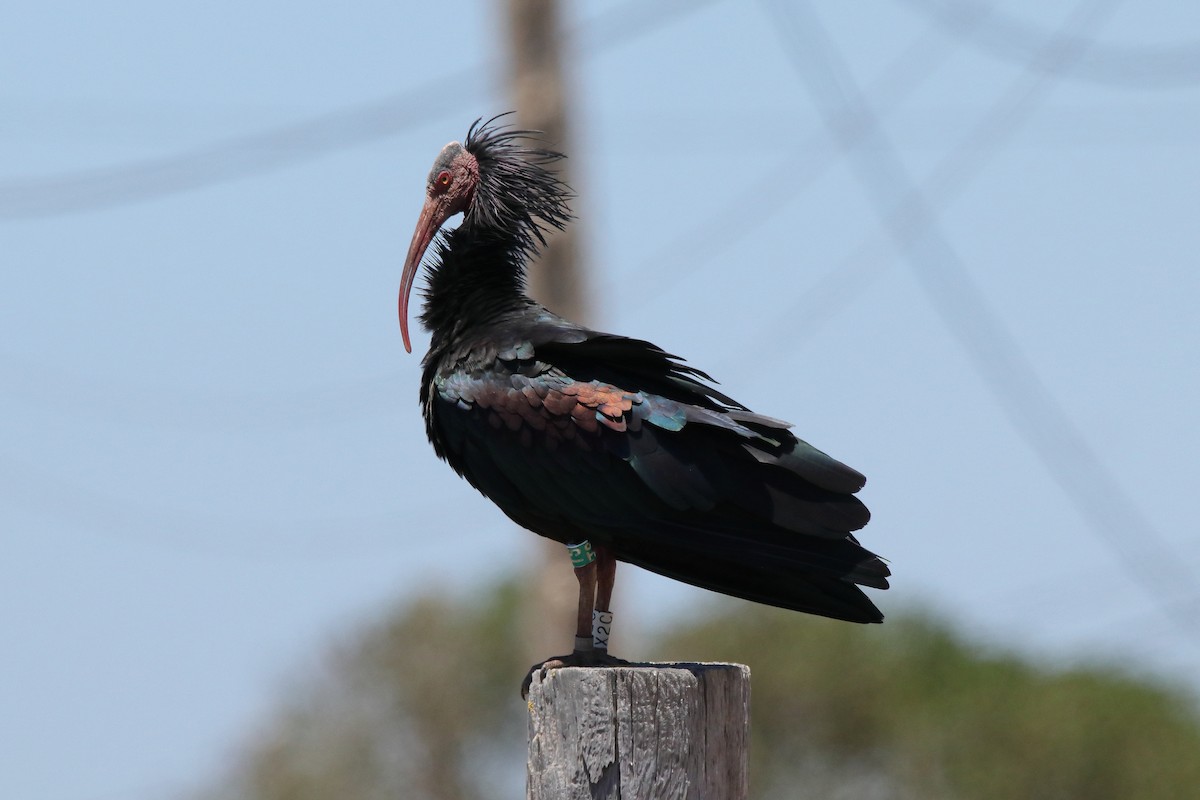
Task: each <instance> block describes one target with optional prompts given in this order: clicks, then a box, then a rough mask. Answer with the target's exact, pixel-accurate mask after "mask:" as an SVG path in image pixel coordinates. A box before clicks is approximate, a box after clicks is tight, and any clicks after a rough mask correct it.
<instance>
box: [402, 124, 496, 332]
mask: <svg viewBox="0 0 1200 800" xmlns="http://www.w3.org/2000/svg"><path fill="white" fill-rule="evenodd" d="M478 185H479V162H478V161H477V160H476V159H475V156H473V155H471V153H469V152H467V149H466V148H465V147H463V145H462V144H460V143H459V142H451V143H450V144H448V145H446V146H445V147H443V148H442V152H440V153H438V157H437V159H436V160H435V161H434V162H433V169H431V170H430V171H429V180H428V181H427V182H426V185H425V205H424V206H423V207H422V208H421V216H420V217H419V218H418V219H417V229H416V231H414V232H413V238H412V244H410V245H409V246H408V257H407V258H406V259H405V261H404V273H403V275H402V276H401V278H400V301H399V310H400V334H401V336H402V337H403V338H404V349H405V350H406V351H408V352H409V353H411V352H412V343H411V342H410V341H409V337H408V298H409V296H410V295H411V294H412V287H413V281H414V280H416V277H417V270H418V269H419V268H420V266H421V259H422V258H423V257H424V255H425V251H426V249H428V247H429V243H430V242H432V241H433V237H434V236H436V235H437V232H438V230H440V229H441V227H442V225H444V224H445V223H446V220H448V219H450V217H453V216H454V215H455V214H457V213H459V212H465V211H466V210H467V208H468V207H469V206H470V205H471V200H472V199H473V198H474V197H475V189H476V187H477V186H478Z"/></svg>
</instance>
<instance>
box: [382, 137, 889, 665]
mask: <svg viewBox="0 0 1200 800" xmlns="http://www.w3.org/2000/svg"><path fill="white" fill-rule="evenodd" d="M497 119H498V118H494V119H492V120H490V121H488V122H481V121H479V120H477V121H476V122H475V124H474V125H472V126H471V128H470V130H469V131H468V133H467V137H466V141H465V142H463V143H459V142H451V143H450V144H448V145H446V146H445V147H444V148H443V149H442V151H441V153H439V154H438V157H437V159H436V160H435V161H434V163H433V169H432V170H430V172H429V179H428V181H427V183H426V190H425V192H426V198H425V205H424V207H423V208H422V210H421V216H420V219H419V220H418V222H417V228H416V232H415V233H414V235H413V239H412V244H411V246H410V247H409V250H408V257H407V259H406V261H405V263H404V274H403V278H402V281H401V289H400V302H399V306H400V308H399V311H400V328H401V332H402V333H403V337H404V347H405V349H406V350H408V351H409V352H411V351H412V346H411V344H410V342H409V336H408V301H409V296H410V294H411V292H412V286H413V281H414V279H415V277H416V274H417V271H418V270H419V268H420V264H421V260H422V258H423V256H424V254H425V251H426V249H427V248H428V247H429V245H430V243H431V242H432V241H433V240H434V237H435V236H436V235H437V233H438V231H439V230H440V229H441V226H442V225H443V224H444V223H445V222H446V221H447V220H448V219H449V218H450V217H453V216H454V215H456V214H459V213H462V214H463V219H462V222H461V224H459V226H458V227H457V228H455V229H453V230H450V231H447V232H445V233H443V235H442V236H441V237H440V238H439V239H438V241H437V243H436V245H435V250H436V258H435V260H434V262H433V264H432V265H431V266H430V268H429V287H428V291H427V293H426V295H425V306H424V310H423V312H422V314H421V322H422V323H423V324H424V326H425V328H427V329H428V330H429V331H430V332H431V342H430V347H429V352H428V354H426V356H425V358H424V361H423V362H422V363H423V366H424V374H423V376H422V379H421V391H420V400H421V407H422V410H423V412H424V416H425V428H426V432H427V433H428V435H429V440H430V442H432V444H433V449H434V451H435V452H436V453H437V455H438V456H439V457H440V458H442V459H445V461H446V462H447V463H448V464H449V465H450V466H451V467H453V468H454V470H455V471H456V472H457V473H458V474H459V475H461V476H463V477H464V478H466V479H467V480H468V481H469V482H470V483H471V485H472V486H474V487H475V488H476V489H478V490H479V491H480V492H482V493H483V494H484V495H485V496H487V497H488V498H490V499H491V500H492V501H493V502H494V503H495V504H496V505H498V506H499V507H500V509H501V510H502V511H503V512H504V513H505V514H507V515H508V516H509V517H510V518H511V519H512V520H513V521H514V522H516V523H517V524H518V525H521V526H522V527H525V528H528V529H529V530H531V531H533V532H534V533H537V534H539V535H541V536H545V537H548V538H550V539H554V540H555V541H558V542H562V543H563V544H566V545H568V547H569V548H571V556H572V562H573V563H574V565H575V572H576V576H577V577H578V579H579V587H580V596H579V617H578V623H577V628H576V639H575V650H574V652H573V653H572V654H570V655H568V656H560V657H557V658H554V659H551V660H549V661H547V662H546V664H545V665H544V666H551V667H552V666H561V665H563V664H603V663H615V662H617V661H618V660H617V659H615V658H613V657H611V656H609V655H608V654H607V636H608V628H609V626H610V625H611V613H610V612H609V607H610V606H609V603H610V600H611V597H612V587H613V579H614V576H615V574H616V562H617V561H626V562H629V563H631V564H637V565H638V566H640V567H644V568H646V569H648V570H651V571H653V572H657V573H659V574H660V575H666V576H667V577H670V578H675V579H676V580H680V581H684V582H685V583H690V584H693V585H695V586H701V587H703V588H705V589H711V590H713V591H716V592H721V593H723V594H728V595H733V596H734V597H742V598H745V599H747V600H753V601H755V602H758V603H766V604H768V605H773V606H780V607H782V608H789V609H794V610H796V611H803V612H806V613H809V614H819V615H821V616H825V617H833V618H835V619H842V620H848V621H851V622H880V621H882V619H883V615H882V614H881V613H880V612H879V609H877V608H876V607H875V605H874V604H873V603H872V602H871V600H870V599H868V598H867V596H866V595H865V594H864V593H863V591H862V590H861V589H860V588H859V585H862V586H870V587H874V588H877V589H886V588H887V586H888V582H887V577H888V575H889V574H890V571H889V569H888V567H887V565H886V564H885V563H884V562H883V561H882V560H881V559H880V558H879V557H877V556H876V555H874V554H873V553H871V552H870V551H868V550H866V549H864V548H863V547H862V546H860V545H859V543H858V540H857V539H855V537H854V535H853V534H852V531H856V530H858V529H859V528H861V527H863V526H864V525H865V524H866V523H867V520H868V519H869V517H870V514H869V512H868V511H867V508H866V506H864V505H863V504H862V502H860V501H859V500H858V498H857V497H855V496H854V494H855V493H856V492H857V491H858V490H859V489H861V488H862V486H863V483H864V482H865V478H864V477H863V476H862V475H861V474H859V473H858V472H857V471H855V470H853V469H851V468H850V467H848V466H846V465H845V464H842V463H841V462H839V461H836V460H835V459H833V458H831V457H829V456H828V455H826V454H825V453H823V452H821V451H820V450H817V449H816V448H815V447H813V446H812V445H810V444H808V443H807V442H804V441H802V440H800V439H797V438H796V437H795V436H794V435H793V434H792V433H791V432H790V431H789V430H788V428H789V427H790V426H789V425H788V424H787V423H785V422H781V421H779V420H777V419H773V418H771V417H765V416H761V415H759V414H755V413H753V412H751V411H750V410H749V409H747V408H746V407H745V406H743V405H741V404H740V403H738V402H737V401H735V400H733V399H731V398H730V397H728V396H726V395H725V394H723V393H721V392H720V391H718V390H717V389H715V388H714V387H713V385H712V383H713V381H712V379H711V378H710V377H709V376H708V375H706V374H704V373H703V372H701V371H700V370H698V369H695V368H693V367H689V366H687V365H685V364H684V363H683V361H682V360H681V359H679V358H678V357H677V356H673V355H671V354H669V353H667V352H664V351H663V350H661V349H659V348H658V347H656V346H654V345H653V344H650V343H649V342H645V341H641V340H639V339H630V338H626V337H624V336H614V335H612V334H607V333H601V332H598V331H594V330H590V329H588V328H585V327H582V326H580V325H576V324H574V323H572V322H569V321H567V320H565V319H563V318H561V317H559V316H556V315H555V314H554V313H552V312H550V311H548V310H547V309H545V308H543V307H542V306H541V305H539V304H537V303H536V302H534V301H533V300H531V299H530V298H529V297H528V296H527V295H526V293H525V267H526V264H527V262H528V261H529V259H530V258H531V257H533V256H534V255H535V254H536V253H537V251H538V248H539V247H540V246H542V245H544V244H545V239H544V232H545V230H546V229H547V226H552V227H554V228H560V229H561V228H562V227H563V226H564V225H565V224H566V223H567V222H568V221H569V220H570V219H571V215H570V213H569V211H568V209H567V202H568V200H569V199H570V198H571V196H572V195H571V191H570V189H569V188H568V187H567V186H566V185H565V184H563V183H562V182H561V181H560V180H559V179H558V178H556V177H555V175H554V173H552V172H551V171H550V170H549V169H548V166H549V165H550V164H551V163H552V162H554V161H555V160H557V159H559V158H562V155H561V154H559V153H555V152H551V151H549V150H545V149H541V148H539V147H537V146H531V145H530V144H528V142H529V141H530V140H531V139H534V138H535V137H534V135H533V134H534V132H530V131H520V130H512V129H509V128H506V127H503V126H501V125H499V124H498V123H497ZM536 667H537V665H535V669H536Z"/></svg>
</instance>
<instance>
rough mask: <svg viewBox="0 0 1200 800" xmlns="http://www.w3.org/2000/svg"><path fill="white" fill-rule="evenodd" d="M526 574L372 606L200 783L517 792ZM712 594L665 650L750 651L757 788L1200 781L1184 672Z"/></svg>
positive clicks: (793, 792) (1185, 793)
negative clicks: (360, 625) (467, 594)
mask: <svg viewBox="0 0 1200 800" xmlns="http://www.w3.org/2000/svg"><path fill="white" fill-rule="evenodd" d="M516 587H517V583H516V582H511V583H506V584H504V585H501V586H499V587H497V588H495V589H493V590H491V591H490V592H489V593H487V594H486V595H485V596H481V597H476V598H473V599H472V600H470V601H462V600H460V601H458V602H453V603H452V602H448V601H446V600H441V599H436V598H423V599H421V600H419V601H417V602H415V603H413V604H411V605H408V606H405V607H402V608H399V609H397V610H396V611H395V613H394V614H392V615H390V616H389V617H388V618H386V619H384V620H382V621H380V622H378V623H377V624H375V625H372V626H368V628H367V629H366V630H365V631H363V632H361V633H360V634H359V635H357V636H356V637H355V638H354V639H353V640H350V641H348V642H346V643H345V644H344V645H343V646H341V647H339V648H337V649H335V651H334V652H333V653H332V654H331V656H330V657H329V659H328V660H327V665H326V670H325V673H324V674H323V675H321V676H319V677H318V678H314V679H313V680H311V681H309V682H307V684H306V685H305V686H304V688H303V690H298V691H295V692H294V693H293V696H292V700H291V702H290V703H289V704H288V706H287V707H286V708H284V709H282V710H281V711H280V712H279V713H278V714H277V716H276V717H275V718H274V719H273V720H270V721H269V722H268V723H267V724H266V726H265V727H264V729H263V730H262V731H261V732H260V733H259V734H258V736H257V737H256V738H254V739H252V740H251V741H250V742H249V743H248V744H247V746H246V747H245V751H244V753H243V755H242V756H241V758H240V760H239V762H238V764H237V765H236V766H235V768H234V769H233V770H232V771H231V773H230V774H229V775H228V776H226V777H225V778H224V779H223V780H222V781H221V782H220V784H219V786H217V787H216V788H214V790H213V791H211V792H207V793H205V795H204V797H206V798H211V799H212V800H215V799H216V798H239V800H318V798H319V799H320V800H325V799H326V798H355V799H356V800H357V799H362V798H365V799H367V800H374V799H375V798H378V799H379V800H383V799H384V798H388V799H389V800H393V799H394V798H404V799H405V800H466V798H488V800H493V799H494V798H504V797H512V798H517V797H521V796H523V782H524V769H525V737H526V712H525V707H524V703H523V702H522V701H521V700H520V698H519V697H518V695H517V686H518V684H519V681H520V679H521V677H522V676H523V674H524V670H525V669H526V668H527V666H528V664H527V663H525V661H526V659H525V657H524V656H523V654H522V653H521V649H520V641H521V637H520V636H519V632H518V620H519V618H520V614H519V608H520V601H521V597H520V593H519V591H518V589H517V588H516ZM716 609H717V610H716V611H715V612H714V613H713V614H710V615H708V616H707V617H706V618H705V621H704V622H702V623H695V624H692V623H686V622H685V623H680V624H677V625H675V626H674V627H673V629H672V631H671V632H670V633H668V634H665V635H663V636H660V637H656V638H655V639H654V640H653V641H654V642H655V644H654V646H653V649H654V650H655V652H654V653H653V656H654V657H655V658H659V659H663V660H672V659H677V660H706V661H716V660H728V661H737V662H741V663H747V664H750V665H751V668H752V670H753V684H752V714H751V720H752V724H751V727H752V743H751V759H752V771H751V781H752V791H753V795H754V797H756V798H760V799H761V800H784V798H787V799H789V800H790V799H791V798H847V799H849V798H855V799H856V800H857V799H859V798H878V799H879V800H886V799H890V798H922V799H925V798H931V799H935V800H936V799H937V798H947V799H948V798H967V799H971V798H978V800H991V798H997V800H998V799H999V798H1004V799H1005V800H1009V799H1010V798H1047V799H1049V798H1054V799H1055V800H1060V799H1068V798H1079V799H1080V800H1085V799H1086V800H1107V799H1108V798H1114V799H1115V798H1156V799H1157V798H1194V797H1198V796H1200V712H1198V710H1197V706H1196V704H1195V702H1194V698H1192V697H1191V696H1190V695H1189V694H1187V693H1186V692H1184V691H1183V690H1181V689H1173V688H1171V687H1167V686H1164V685H1160V684H1155V683H1153V682H1151V681H1149V680H1145V679H1139V678H1137V677H1135V676H1132V675H1130V674H1127V673H1124V672H1121V671H1119V670H1116V669H1113V668H1105V667H1087V668H1084V667H1079V668H1074V669H1069V670H1055V669H1050V668H1046V667H1039V666H1037V665H1036V664H1033V663H1031V662H1030V661H1028V660H1025V659H1022V658H1019V657H1017V656H1013V655H1007V654H998V653H994V652H987V651H983V650H981V649H979V648H976V647H973V646H971V645H969V644H968V643H966V642H965V641H964V640H963V639H962V637H960V636H958V635H957V634H955V633H954V632H953V631H952V630H951V629H950V628H949V627H948V626H946V625H944V624H942V623H939V622H937V621H935V620H934V619H932V618H929V617H927V616H921V615H915V614H914V615H907V616H906V615H895V616H894V617H893V618H889V620H888V622H887V623H886V624H884V625H882V626H856V625H848V624H845V623H838V622H831V621H828V620H821V619H814V618H811V617H806V616H804V615H800V614H795V613H790V612H783V611H777V610H774V609H766V608H763V607H761V606H753V605H750V604H746V603H733V602H730V603H727V604H722V605H718V606H717V607H716ZM629 655H635V656H637V657H641V656H644V655H648V653H645V652H638V653H636V654H629Z"/></svg>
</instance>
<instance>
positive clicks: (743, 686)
mask: <svg viewBox="0 0 1200 800" xmlns="http://www.w3.org/2000/svg"><path fill="white" fill-rule="evenodd" d="M749 735H750V668H749V667H746V666H744V665H742V664H646V665H641V666H628V667H592V668H580V667H565V668H562V669H557V670H551V671H550V672H548V673H547V674H546V677H545V678H544V679H543V678H539V677H538V676H537V675H535V676H534V679H533V685H532V686H531V687H530V690H529V763H528V768H527V775H528V778H527V781H528V782H527V786H526V794H525V796H526V800H685V799H686V800H746V798H747V796H748V783H749V782H748V780H747V766H746V753H747V744H748V741H749Z"/></svg>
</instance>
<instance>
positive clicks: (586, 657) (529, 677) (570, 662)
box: [521, 650, 629, 700]
mask: <svg viewBox="0 0 1200 800" xmlns="http://www.w3.org/2000/svg"><path fill="white" fill-rule="evenodd" d="M628 663H629V662H628V661H626V660H625V659H623V658H617V657H616V656H610V655H609V654H608V651H607V650H576V651H575V652H573V653H571V654H570V655H565V656H553V657H551V658H548V659H546V660H545V661H543V662H541V663H539V664H534V665H533V666H532V667H530V668H529V672H527V673H525V680H523V681H521V699H522V700H526V699H528V697H529V687H530V686H532V685H533V676H534V673H537V674H538V680H545V679H546V675H547V674H548V673H549V672H550V670H552V669H560V668H562V667H620V666H625V665H627V664H628Z"/></svg>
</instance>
